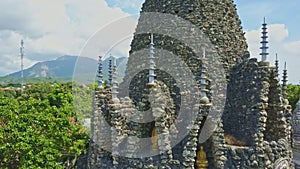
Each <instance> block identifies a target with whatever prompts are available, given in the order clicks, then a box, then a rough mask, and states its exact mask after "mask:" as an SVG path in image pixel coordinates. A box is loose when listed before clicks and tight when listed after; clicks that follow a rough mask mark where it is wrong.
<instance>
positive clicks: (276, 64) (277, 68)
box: [275, 53, 279, 76]
mask: <svg viewBox="0 0 300 169" xmlns="http://www.w3.org/2000/svg"><path fill="white" fill-rule="evenodd" d="M278 62H279V61H278V56H277V53H276V60H275V67H276V71H275V73H276V75H277V76H279V64H278Z"/></svg>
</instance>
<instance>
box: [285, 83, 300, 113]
mask: <svg viewBox="0 0 300 169" xmlns="http://www.w3.org/2000/svg"><path fill="white" fill-rule="evenodd" d="M287 94H288V96H287V98H288V100H289V103H290V105H291V106H292V107H293V110H295V108H296V107H295V106H296V104H297V102H298V101H299V96H300V86H299V85H292V84H289V85H288V86H287Z"/></svg>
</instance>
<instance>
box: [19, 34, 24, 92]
mask: <svg viewBox="0 0 300 169" xmlns="http://www.w3.org/2000/svg"><path fill="white" fill-rule="evenodd" d="M20 55H21V92H22V93H23V88H24V72H23V70H24V62H23V59H24V41H23V39H22V40H21V47H20Z"/></svg>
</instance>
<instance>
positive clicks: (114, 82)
mask: <svg viewBox="0 0 300 169" xmlns="http://www.w3.org/2000/svg"><path fill="white" fill-rule="evenodd" d="M113 60H114V66H113V73H112V89H111V94H112V99H116V98H118V93H119V92H118V89H119V87H118V85H119V84H118V82H117V78H118V76H117V74H118V73H117V59H116V58H113Z"/></svg>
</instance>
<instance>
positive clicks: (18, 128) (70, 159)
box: [0, 82, 93, 169]
mask: <svg viewBox="0 0 300 169" xmlns="http://www.w3.org/2000/svg"><path fill="white" fill-rule="evenodd" d="M73 87H74V88H75V91H78V92H80V93H81V96H89V95H90V94H91V93H93V89H92V88H91V87H82V86H79V85H75V86H73ZM91 100H92V98H90V100H84V99H81V100H79V101H85V102H83V103H82V104H81V105H84V104H85V105H87V106H86V107H82V108H80V109H77V108H76V109H75V106H74V97H73V95H72V83H58V84H57V83H46V82H41V83H35V84H32V85H31V86H27V87H26V89H25V90H24V92H23V94H21V93H20V91H18V90H8V91H0V168H7V169H8V168H9V169H14V168H24V169H25V168H26V169H30V168H34V169H38V168H41V169H42V168H43V169H44V168H51V169H52V168H72V167H74V166H75V163H76V159H77V157H78V156H79V155H80V154H82V153H84V152H85V151H86V149H87V145H88V140H89V138H88V135H87V132H86V131H87V130H88V129H87V128H84V127H83V126H82V125H80V118H84V117H86V116H88V115H87V113H88V114H90V112H91Z"/></svg>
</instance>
